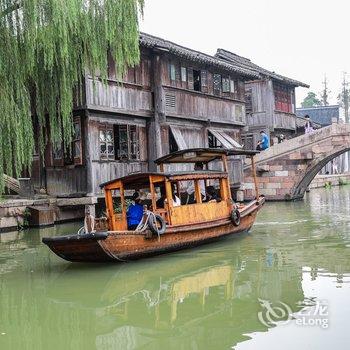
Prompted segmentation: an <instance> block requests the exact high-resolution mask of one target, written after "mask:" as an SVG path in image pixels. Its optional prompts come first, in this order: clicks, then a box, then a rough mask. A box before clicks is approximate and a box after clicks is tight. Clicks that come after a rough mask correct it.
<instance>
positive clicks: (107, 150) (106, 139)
mask: <svg viewBox="0 0 350 350" xmlns="http://www.w3.org/2000/svg"><path fill="white" fill-rule="evenodd" d="M99 140H100V158H101V159H102V160H108V159H115V152H114V136H113V127H112V126H111V125H107V124H106V125H103V126H101V127H100V129H99Z"/></svg>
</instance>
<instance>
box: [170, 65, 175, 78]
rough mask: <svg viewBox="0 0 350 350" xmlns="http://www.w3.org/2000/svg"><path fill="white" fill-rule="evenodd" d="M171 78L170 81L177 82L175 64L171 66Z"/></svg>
mask: <svg viewBox="0 0 350 350" xmlns="http://www.w3.org/2000/svg"><path fill="white" fill-rule="evenodd" d="M169 76H170V80H172V81H175V79H176V72H175V64H174V63H170V64H169Z"/></svg>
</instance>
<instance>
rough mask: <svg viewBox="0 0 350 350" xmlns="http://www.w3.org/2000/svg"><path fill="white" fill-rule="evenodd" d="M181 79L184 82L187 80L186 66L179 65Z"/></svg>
mask: <svg viewBox="0 0 350 350" xmlns="http://www.w3.org/2000/svg"><path fill="white" fill-rule="evenodd" d="M181 81H182V82H184V83H186V82H187V69H186V67H181Z"/></svg>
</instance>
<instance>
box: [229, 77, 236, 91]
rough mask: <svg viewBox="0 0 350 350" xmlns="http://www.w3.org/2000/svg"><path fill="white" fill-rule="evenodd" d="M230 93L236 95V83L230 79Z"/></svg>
mask: <svg viewBox="0 0 350 350" xmlns="http://www.w3.org/2000/svg"><path fill="white" fill-rule="evenodd" d="M230 92H231V93H232V94H233V93H235V81H234V80H233V79H230Z"/></svg>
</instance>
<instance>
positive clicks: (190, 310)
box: [0, 186, 350, 350]
mask: <svg viewBox="0 0 350 350" xmlns="http://www.w3.org/2000/svg"><path fill="white" fill-rule="evenodd" d="M79 226H80V225H79V224H78V223H74V224H64V225H60V226H57V227H52V228H46V229H41V230H38V229H30V230H26V231H23V232H20V233H17V232H11V233H4V234H1V235H0V239H1V241H0V349H1V350H2V349H6V350H7V349H9V350H10V349H11V350H12V349H16V350H17V349H18V350H25V349H36V350H37V349H50V350H51V349H69V350H70V349H77V350H79V349H86V350H88V349H99V350H100V349H101V350H102V349H103V350H106V349H108V350H109V349H123V350H127V349H145V350H146V349H147V350H148V349H165V350H172V349H176V350H182V349H186V350H187V349H269V350H271V349H330V348H331V347H332V348H334V349H349V346H350V331H349V327H348V326H349V323H350V284H349V282H350V278H349V277H350V187H348V186H344V187H342V188H332V189H330V190H326V189H321V190H313V191H312V192H311V193H309V194H308V195H307V196H306V198H305V200H304V201H302V202H297V203H267V204H266V205H265V207H264V208H263V209H262V211H261V212H260V214H259V217H258V220H257V222H256V224H255V226H254V227H253V229H252V230H251V232H250V233H248V234H242V235H238V236H236V237H231V238H228V239H225V240H223V241H221V242H219V243H214V244H209V245H205V246H203V247H200V248H197V249H194V250H186V251H181V252H178V253H174V254H169V255H164V256H161V257H157V258H151V259H146V260H141V261H138V262H133V263H126V264H77V263H76V264H74V263H68V262H65V261H63V260H61V259H60V258H58V257H56V256H55V255H54V254H53V253H51V251H49V249H48V248H47V247H46V246H45V245H43V244H42V243H41V237H43V236H48V235H57V234H67V233H74V232H75V231H76V230H77V229H78V228H79Z"/></svg>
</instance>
